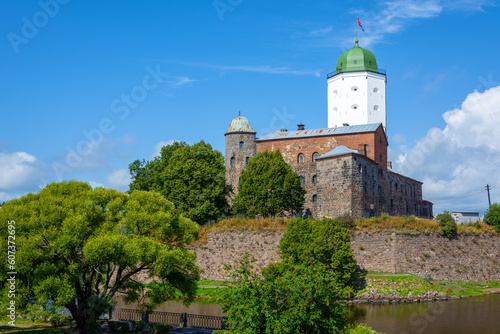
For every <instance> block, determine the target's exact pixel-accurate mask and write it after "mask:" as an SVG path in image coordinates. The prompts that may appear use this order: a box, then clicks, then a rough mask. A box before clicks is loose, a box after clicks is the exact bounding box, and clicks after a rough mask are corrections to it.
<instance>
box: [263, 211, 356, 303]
mask: <svg viewBox="0 0 500 334" xmlns="http://www.w3.org/2000/svg"><path fill="white" fill-rule="evenodd" d="M350 241H351V236H350V234H349V230H348V229H347V228H344V227H341V226H340V225H339V224H337V223H336V222H335V221H334V220H332V219H323V220H316V221H313V220H311V219H305V220H304V219H293V220H290V222H289V223H288V229H287V230H286V231H285V233H284V234H283V238H282V239H281V241H280V251H281V258H282V259H283V265H292V266H294V265H299V264H304V265H308V264H309V263H313V264H317V263H318V264H321V265H323V266H324V267H325V268H326V269H327V270H329V271H332V272H333V275H334V276H335V277H336V279H337V282H338V284H339V285H340V286H341V287H342V288H343V296H344V297H352V296H353V295H354V293H355V290H354V286H355V285H356V260H354V257H353V254H352V250H351V245H350ZM283 265H278V266H283ZM275 269H276V268H275ZM275 269H273V270H275ZM277 271H280V269H277Z"/></svg>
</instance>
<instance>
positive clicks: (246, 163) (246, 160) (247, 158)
mask: <svg viewBox="0 0 500 334" xmlns="http://www.w3.org/2000/svg"><path fill="white" fill-rule="evenodd" d="M249 159H250V157H246V158H245V166H248V160H249Z"/></svg>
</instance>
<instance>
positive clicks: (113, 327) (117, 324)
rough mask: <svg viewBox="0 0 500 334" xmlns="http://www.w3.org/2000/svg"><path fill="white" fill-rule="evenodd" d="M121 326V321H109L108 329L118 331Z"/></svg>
mask: <svg viewBox="0 0 500 334" xmlns="http://www.w3.org/2000/svg"><path fill="white" fill-rule="evenodd" d="M120 327H121V323H120V322H119V321H108V329H109V330H110V331H111V332H118V329H119V328H120Z"/></svg>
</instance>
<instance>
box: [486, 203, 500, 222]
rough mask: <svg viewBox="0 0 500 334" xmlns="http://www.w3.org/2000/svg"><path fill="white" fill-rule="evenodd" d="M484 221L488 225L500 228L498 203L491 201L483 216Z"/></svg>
mask: <svg viewBox="0 0 500 334" xmlns="http://www.w3.org/2000/svg"><path fill="white" fill-rule="evenodd" d="M484 222H485V223H486V224H488V225H493V226H496V227H497V228H500V204H498V203H493V204H491V206H490V208H489V209H488V211H487V212H486V215H485V216H484Z"/></svg>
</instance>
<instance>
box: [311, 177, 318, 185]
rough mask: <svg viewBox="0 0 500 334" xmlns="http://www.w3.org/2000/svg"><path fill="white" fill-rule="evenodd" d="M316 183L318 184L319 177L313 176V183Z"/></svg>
mask: <svg viewBox="0 0 500 334" xmlns="http://www.w3.org/2000/svg"><path fill="white" fill-rule="evenodd" d="M316 182H318V177H317V176H316V175H313V177H312V183H313V184H316Z"/></svg>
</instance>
